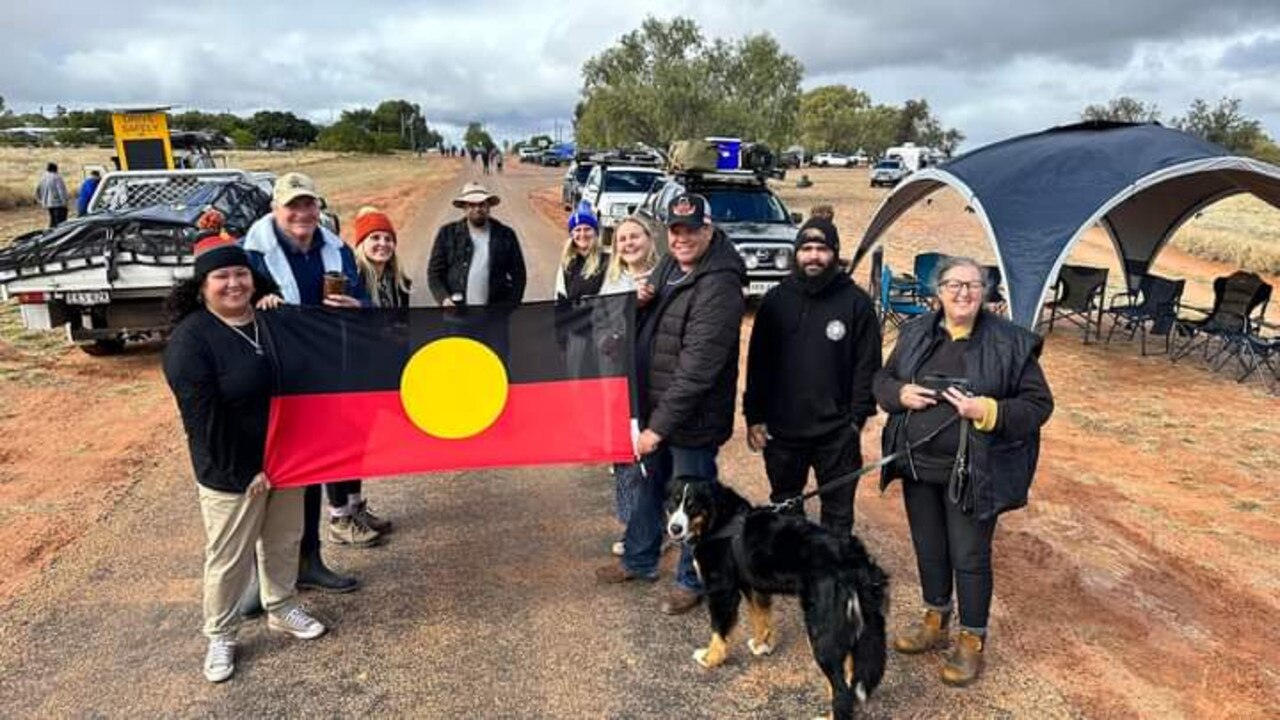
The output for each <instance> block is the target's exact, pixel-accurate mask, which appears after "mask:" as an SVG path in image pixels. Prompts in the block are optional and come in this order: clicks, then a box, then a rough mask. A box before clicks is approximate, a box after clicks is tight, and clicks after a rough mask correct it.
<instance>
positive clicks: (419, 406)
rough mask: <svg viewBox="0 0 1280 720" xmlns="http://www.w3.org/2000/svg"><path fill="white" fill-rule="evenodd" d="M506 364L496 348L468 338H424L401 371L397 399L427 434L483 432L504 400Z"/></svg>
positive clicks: (445, 435) (453, 437)
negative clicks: (429, 341) (425, 342)
mask: <svg viewBox="0 0 1280 720" xmlns="http://www.w3.org/2000/svg"><path fill="white" fill-rule="evenodd" d="M507 389H508V386H507V369H506V368H505V367H503V365H502V360H501V359H499V358H498V355H497V353H495V352H494V351H493V350H490V349H489V348H488V347H487V346H485V345H484V344H483V343H479V342H476V341H475V340H471V339H469V338H460V337H451V338H444V339H441V340H436V341H435V342H432V343H428V344H427V345H425V346H423V347H422V348H421V349H419V350H418V351H417V352H416V353H414V354H413V357H411V358H409V362H408V363H407V364H406V365H405V367H404V372H403V373H402V374H401V375H400V402H401V403H402V404H403V405H404V411H405V413H407V414H408V415H409V419H410V420H411V421H412V422H413V424H414V425H417V426H418V428H419V429H421V430H422V431H423V432H425V433H427V434H428V435H432V436H434V437H438V438H442V439H445V440H461V439H464V438H469V437H472V436H475V435H479V434H480V433H482V432H484V431H485V430H486V429H487V428H488V427H489V426H490V425H492V424H493V423H494V421H496V420H497V419H498V416H499V415H501V414H502V409H503V408H504V407H506V405H507Z"/></svg>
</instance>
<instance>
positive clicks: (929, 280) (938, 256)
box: [911, 252, 946, 305]
mask: <svg viewBox="0 0 1280 720" xmlns="http://www.w3.org/2000/svg"><path fill="white" fill-rule="evenodd" d="M945 257H946V255H944V254H942V253H938V252H927V253H920V254H919V255H916V258H915V261H914V263H913V264H912V268H911V272H912V274H913V275H914V276H915V280H916V288H915V293H916V302H919V303H921V304H925V305H927V304H929V303H931V302H932V301H933V300H934V299H935V298H937V297H938V288H937V287H935V285H936V282H937V278H935V277H934V274H936V273H937V272H938V263H940V262H942V259H943V258H945Z"/></svg>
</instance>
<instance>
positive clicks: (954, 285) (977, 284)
mask: <svg viewBox="0 0 1280 720" xmlns="http://www.w3.org/2000/svg"><path fill="white" fill-rule="evenodd" d="M986 287H987V284H986V283H985V282H983V281H981V280H974V281H973V282H962V281H960V280H943V281H942V282H940V283H938V289H939V290H946V291H947V292H949V293H951V294H952V295H959V294H960V291H961V290H963V289H965V288H968V290H969V292H971V293H974V294H975V295H976V294H977V293H980V292H982V291H983V290H985V289H986Z"/></svg>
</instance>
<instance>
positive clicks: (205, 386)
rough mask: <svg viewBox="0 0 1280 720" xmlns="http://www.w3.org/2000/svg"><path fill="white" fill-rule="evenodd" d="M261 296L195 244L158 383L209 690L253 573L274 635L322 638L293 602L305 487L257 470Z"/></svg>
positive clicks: (254, 282)
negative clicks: (191, 529)
mask: <svg viewBox="0 0 1280 720" xmlns="http://www.w3.org/2000/svg"><path fill="white" fill-rule="evenodd" d="M269 286H270V287H269ZM268 291H274V286H273V285H272V283H271V281H270V280H267V279H266V278H263V277H262V276H260V275H259V274H257V273H255V272H254V271H253V270H251V269H250V266H249V259H248V256H247V254H246V253H245V251H244V250H243V249H242V248H240V247H239V246H237V245H236V244H235V243H234V241H232V240H230V239H229V238H225V237H219V236H213V237H210V238H207V239H205V240H203V241H201V242H200V243H199V244H197V246H196V260H195V269H194V275H193V277H192V278H191V279H190V280H188V281H186V282H184V283H182V284H181V285H179V286H178V287H176V288H175V289H174V291H173V293H172V294H171V295H170V297H169V300H168V307H169V309H170V312H171V314H172V316H173V320H174V322H175V324H176V327H175V328H174V331H173V334H172V335H171V336H170V338H169V343H168V346H167V347H166V349H165V353H164V374H165V379H166V380H167V381H168V383H169V387H170V389H172V391H173V395H174V398H175V399H176V400H177V403H178V410H179V412H180V414H181V416H182V425H183V428H184V429H185V430H186V435H187V446H188V448H189V450H190V453H191V462H192V465H193V466H194V470H195V478H196V483H197V490H198V493H199V497H200V513H201V516H202V518H203V521H204V528H205V535H206V538H207V539H206V544H205V562H204V605H203V609H204V634H205V635H206V636H207V637H208V638H209V647H208V651H207V653H206V655H205V661H204V676H205V678H206V679H208V680H209V681H210V682H222V681H224V680H227V679H228V678H230V677H231V675H232V673H234V672H235V652H236V630H237V626H238V624H239V620H240V614H239V612H238V611H237V605H238V603H239V600H240V596H241V594H242V593H243V592H244V590H245V588H246V587H247V586H248V585H249V582H250V579H251V578H252V577H253V576H254V575H255V574H260V575H261V578H262V593H261V594H262V602H263V604H264V605H265V608H266V611H267V615H268V619H267V624H268V627H269V628H270V629H271V630H275V631H279V632H285V633H288V634H290V635H293V636H294V637H298V638H302V639H304V640H310V639H313V638H317V637H319V636H321V635H323V634H324V632H325V630H326V628H325V626H324V625H323V624H321V623H320V622H319V621H318V620H316V619H315V618H313V617H311V616H310V615H309V614H307V612H306V611H305V610H303V609H302V608H301V607H299V606H298V605H297V603H296V601H295V597H296V595H297V588H296V583H297V578H298V560H297V558H298V547H299V543H300V541H301V538H302V524H303V522H302V507H303V490H302V489H301V488H290V489H274V488H272V486H271V479H270V478H268V477H267V476H266V474H265V473H264V472H263V448H264V446H265V444H266V437H267V418H268V411H269V407H270V399H271V392H272V386H273V382H274V379H275V370H274V367H273V354H272V352H271V342H270V331H269V328H268V326H267V324H266V322H265V320H264V318H262V317H261V316H259V315H257V314H256V313H255V312H254V302H255V301H256V300H257V299H259V298H260V297H261V296H264V295H265V294H266V293H267V292H268ZM255 549H256V551H257V563H256V565H257V567H256V568H255V562H254V554H255Z"/></svg>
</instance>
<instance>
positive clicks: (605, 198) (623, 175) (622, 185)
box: [582, 164, 664, 245]
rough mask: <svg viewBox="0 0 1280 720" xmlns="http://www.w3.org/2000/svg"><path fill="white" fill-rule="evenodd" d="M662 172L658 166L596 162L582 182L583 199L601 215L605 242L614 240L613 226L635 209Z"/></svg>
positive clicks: (661, 176)
mask: <svg viewBox="0 0 1280 720" xmlns="http://www.w3.org/2000/svg"><path fill="white" fill-rule="evenodd" d="M663 177H664V173H663V172H662V171H661V170H659V169H658V168H653V167H640V166H637V165H605V164H597V165H596V166H595V167H594V168H592V169H591V173H590V175H588V176H587V180H586V182H584V183H583V184H582V199H583V200H585V201H587V203H588V204H590V205H591V211H592V212H594V213H595V214H596V217H598V218H600V234H601V239H602V240H603V242H604V244H605V245H609V244H610V242H611V241H612V239H613V228H614V227H616V226H617V224H618V223H620V222H622V220H623V218H625V217H627V216H628V215H630V214H631V213H633V212H635V211H636V208H637V207H638V206H639V205H640V203H642V202H644V199H645V197H646V196H647V195H648V194H649V191H650V190H652V189H653V187H654V185H655V184H656V183H658V182H661V181H662V178H663Z"/></svg>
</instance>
